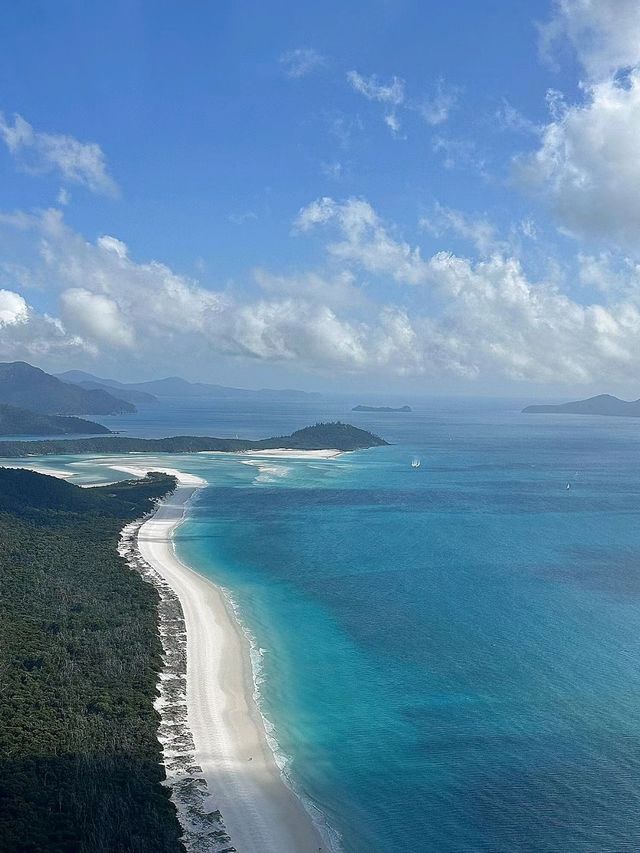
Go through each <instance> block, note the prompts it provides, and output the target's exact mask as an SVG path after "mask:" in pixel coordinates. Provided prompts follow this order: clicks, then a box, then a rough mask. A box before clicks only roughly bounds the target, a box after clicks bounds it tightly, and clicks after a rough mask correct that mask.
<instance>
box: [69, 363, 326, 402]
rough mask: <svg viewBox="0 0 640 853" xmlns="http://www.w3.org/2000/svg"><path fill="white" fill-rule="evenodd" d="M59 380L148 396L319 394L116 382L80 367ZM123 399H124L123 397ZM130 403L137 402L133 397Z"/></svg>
mask: <svg viewBox="0 0 640 853" xmlns="http://www.w3.org/2000/svg"><path fill="white" fill-rule="evenodd" d="M58 379H62V380H63V381H64V382H73V383H74V384H77V385H81V386H82V387H89V386H94V387H95V386H99V387H102V388H108V389H110V388H112V389H114V393H116V394H118V395H122V394H123V392H126V391H128V392H133V393H141V394H145V395H151V396H152V397H222V398H232V399H244V398H251V397H266V398H271V397H275V398H279V397H284V398H287V399H305V398H307V397H317V396H319V395H318V394H316V393H314V392H308V391H296V390H294V389H291V388H285V389H281V390H278V389H273V388H262V389H260V390H257V391H253V390H251V389H248V388H232V387H228V386H226V385H212V384H208V383H206V382H188V381H187V380H186V379H182V378H181V377H179V376H168V377H166V378H165V379H150V380H148V381H146V382H118V381H117V380H116V379H102V378H100V377H99V376H93V375H92V374H91V373H85V372H84V371H82V370H68V371H67V372H66V373H59V374H58ZM122 398H123V399H127V398H125V397H124V396H123V397H122ZM132 402H137V401H136V400H132ZM141 402H142V401H141Z"/></svg>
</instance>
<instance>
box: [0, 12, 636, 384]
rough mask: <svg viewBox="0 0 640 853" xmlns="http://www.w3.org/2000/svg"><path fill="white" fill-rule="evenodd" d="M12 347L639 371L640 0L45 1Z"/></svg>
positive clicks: (5, 350) (457, 373)
mask: <svg viewBox="0 0 640 853" xmlns="http://www.w3.org/2000/svg"><path fill="white" fill-rule="evenodd" d="M10 5H11V8H8V9H7V10H5V11H4V13H3V27H2V30H1V32H0V359H2V360H4V361H8V360H17V359H23V360H26V361H29V362H31V363H33V364H36V365H38V366H40V367H42V368H44V369H46V370H51V371H61V370H66V369H71V368H78V369H84V370H87V371H89V372H92V373H95V374H97V375H100V376H108V377H113V378H118V379H122V380H127V379H129V380H141V379H146V378H152V377H158V376H163V375H182V376H184V377H186V378H188V379H193V380H203V381H212V382H219V383H222V384H234V385H242V386H245V387H263V386H271V387H285V386H286V387H299V388H306V389H310V390H329V389H331V390H338V389H345V390H348V389H353V388H363V389H372V390H378V391H381V392H383V391H385V390H394V391H406V392H407V393H408V392H409V391H411V392H413V393H417V394H418V393H456V394H474V395H478V394H496V393H505V394H506V393H514V394H515V393H517V394H522V395H529V396H532V397H536V398H538V397H545V396H574V395H580V396H586V395H587V393H591V392H593V393H595V392H600V391H610V392H615V393H620V394H623V395H627V396H630V397H638V396H639V395H640V388H639V384H640V383H638V368H639V367H640V257H639V255H640V241H639V235H640V144H639V142H638V140H640V3H638V2H637V0H483V2H482V3H478V2H476V0H448V2H447V3H446V4H445V3H441V2H433V0H416V2H414V0H369V2H358V0H351V2H347V3H345V2H337V1H336V0H324V2H323V3H312V2H308V0H300V2H298V3H296V4H292V3H290V2H280V0H272V2H270V3H261V2H248V1H247V0H233V2H232V1H231V0H215V2H214V0H208V2H207V0H148V2H147V1H146V0H111V2H109V3H103V2H96V3H88V4H87V3H83V2H80V0H77V2H76V0H57V2H50V0H30V2H28V3H20V4H10Z"/></svg>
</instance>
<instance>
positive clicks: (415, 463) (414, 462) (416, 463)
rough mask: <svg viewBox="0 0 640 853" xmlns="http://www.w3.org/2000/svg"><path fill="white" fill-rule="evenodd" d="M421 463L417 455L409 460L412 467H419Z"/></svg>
mask: <svg viewBox="0 0 640 853" xmlns="http://www.w3.org/2000/svg"><path fill="white" fill-rule="evenodd" d="M421 464H422V463H421V462H420V460H419V459H418V457H417V456H415V457H414V458H413V459H412V460H411V467H412V468H419V467H420V465H421Z"/></svg>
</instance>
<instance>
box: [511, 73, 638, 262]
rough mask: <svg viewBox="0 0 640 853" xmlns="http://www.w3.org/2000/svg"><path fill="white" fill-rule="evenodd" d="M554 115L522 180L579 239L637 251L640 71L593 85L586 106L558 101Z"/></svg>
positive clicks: (519, 164)
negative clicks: (611, 244) (607, 241)
mask: <svg viewBox="0 0 640 853" xmlns="http://www.w3.org/2000/svg"><path fill="white" fill-rule="evenodd" d="M552 109H553V115H552V120H551V121H550V122H549V124H547V125H546V127H545V128H544V130H543V132H542V136H541V143H540V146H539V148H538V149H537V150H536V151H535V152H533V153H532V154H529V155H525V156H522V157H520V158H519V159H518V160H517V161H516V163H515V176H516V180H517V181H518V182H519V183H520V184H521V185H522V186H524V187H525V188H527V189H528V190H530V191H533V192H535V193H536V194H537V195H538V196H539V197H540V198H541V199H542V200H543V201H544V202H545V203H547V204H549V205H550V207H551V208H552V209H553V211H554V213H555V215H556V216H557V218H558V221H559V222H560V224H561V225H562V226H563V227H564V229H565V230H566V231H568V232H569V233H571V234H572V235H574V236H576V237H581V238H591V239H593V238H596V239H601V240H606V239H610V240H613V241H615V242H616V243H617V244H619V245H623V246H627V247H629V248H631V247H636V248H637V243H638V233H639V228H640V195H639V194H638V192H637V188H638V186H640V157H638V150H637V149H638V143H637V140H638V138H639V137H640V70H638V69H635V70H633V71H632V72H631V73H630V74H629V75H628V77H627V78H626V80H625V81H624V82H621V81H618V80H616V79H613V78H611V79H608V80H603V81H601V82H599V83H595V84H593V85H590V86H588V87H586V88H585V100H584V103H581V104H574V105H567V104H564V103H563V102H562V101H560V100H559V99H558V98H557V97H556V98H554V99H553V101H552Z"/></svg>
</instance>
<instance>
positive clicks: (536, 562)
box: [46, 399, 640, 853]
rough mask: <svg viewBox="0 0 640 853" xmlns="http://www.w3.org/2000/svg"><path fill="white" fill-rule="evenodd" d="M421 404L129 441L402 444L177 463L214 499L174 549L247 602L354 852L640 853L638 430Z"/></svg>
mask: <svg viewBox="0 0 640 853" xmlns="http://www.w3.org/2000/svg"><path fill="white" fill-rule="evenodd" d="M409 402H411V403H412V405H413V406H414V412H413V413H411V414H406V415H405V414H403V415H395V414H391V415H372V414H357V413H350V412H349V411H348V408H349V407H347V406H345V402H344V400H343V401H340V400H338V399H335V400H325V399H322V400H320V399H319V400H316V401H314V402H313V403H308V404H305V408H304V410H301V409H300V408H299V406H298V408H297V409H296V405H295V404H292V405H291V406H289V405H288V404H287V405H286V406H284V407H283V406H282V405H280V404H278V405H275V404H265V403H261V404H260V407H259V408H258V409H256V408H255V406H254V407H253V409H252V410H251V411H249V410H248V409H245V408H244V407H245V404H243V406H241V407H238V404H237V403H231V402H224V403H216V404H215V406H212V405H211V404H207V407H206V411H205V410H204V409H203V407H202V405H201V404H200V405H198V404H195V403H194V404H190V405H191V407H192V408H191V409H190V410H184V409H183V410H182V412H181V414H180V417H178V414H177V412H176V411H175V410H173V409H172V410H170V411H168V410H167V409H166V408H164V407H162V408H160V409H156V410H148V411H147V412H146V413H144V412H143V413H142V414H140V415H138V416H136V417H135V418H127V419H123V421H122V424H123V428H124V427H125V426H126V427H127V428H128V431H129V432H130V433H131V434H134V433H135V432H136V429H137V426H136V424H137V419H138V418H139V419H140V423H141V424H142V421H144V420H145V419H146V421H145V423H144V431H145V432H146V433H147V434H150V432H151V431H154V430H155V427H154V426H153V423H152V421H154V420H155V424H156V427H157V431H156V434H167V433H168V432H182V433H189V432H192V431H200V432H202V431H205V432H208V433H209V434H229V432H231V434H234V433H235V432H239V433H240V435H241V436H249V435H255V436H264V435H268V434H274V433H287V432H289V431H290V430H291V429H292V428H295V427H298V426H302V425H303V424H305V423H309V422H312V421H313V420H315V418H316V416H317V417H326V416H327V415H333V416H334V417H335V416H340V417H341V418H342V419H343V420H348V421H350V422H352V423H354V424H356V425H358V426H363V427H366V428H370V429H372V430H373V431H375V432H378V433H379V434H381V435H382V436H383V437H385V438H387V439H388V440H389V441H391V442H393V445H392V446H390V447H388V448H380V449H374V450H369V451H363V452H358V453H354V454H346V455H343V456H341V457H340V458H338V459H336V460H329V461H324V460H309V461H306V460H305V461H301V460H289V459H282V458H280V459H268V458H256V457H227V456H211V457H207V456H191V457H189V456H183V457H166V458H165V459H164V463H165V464H167V465H172V466H175V467H181V468H184V469H185V470H190V471H193V472H195V473H201V474H202V475H203V476H205V477H207V478H208V479H209V480H210V482H211V484H212V485H211V487H210V488H209V489H207V490H206V491H205V492H204V493H203V494H202V495H201V497H200V499H199V501H198V502H197V504H195V506H194V507H193V508H192V510H191V513H190V516H189V519H188V520H187V522H186V523H185V524H184V525H183V526H182V527H181V528H180V530H179V532H178V537H177V550H178V553H179V555H180V556H181V557H182V558H183V559H184V560H185V561H186V562H187V563H189V564H190V565H192V566H194V567H195V568H197V569H198V570H199V571H201V572H203V573H205V574H207V575H208V576H210V577H211V578H213V579H214V580H215V581H216V582H219V583H221V584H222V585H223V586H224V587H225V588H226V589H227V590H228V591H229V592H230V594H231V595H232V597H233V599H234V600H235V602H236V603H237V605H238V608H239V611H240V613H241V616H242V619H243V621H244V623H245V625H246V626H247V628H248V630H249V631H250V632H251V634H252V635H253V637H254V638H255V643H256V646H257V647H259V648H260V649H262V650H263V651H262V652H261V654H260V655H259V664H260V670H261V671H260V677H259V682H260V683H259V690H260V695H261V697H262V700H261V701H262V708H263V711H264V713H265V714H266V716H267V718H268V720H270V721H271V723H272V724H273V726H274V734H275V737H276V739H277V742H278V744H279V749H280V751H281V753H282V754H283V755H284V756H286V757H287V758H288V761H289V763H288V765H287V772H288V773H289V774H290V775H291V777H292V779H293V781H294V783H295V784H296V786H297V787H298V789H299V790H301V791H302V792H303V793H304V794H305V795H306V796H307V797H309V798H310V799H311V800H312V801H313V802H315V803H316V804H317V805H319V806H320V808H321V809H322V810H323V812H324V813H325V814H326V816H327V818H328V820H329V823H330V824H331V826H332V827H334V829H335V830H337V831H338V832H339V834H340V836H341V839H342V847H343V849H344V850H345V851H348V853H366V851H384V850H390V849H393V850H396V851H406V852H407V853H409V851H417V850H421V851H422V850H425V851H437V852H438V853H441V852H442V853H446V851H451V853H454V851H455V853H457V852H458V851H487V852H488V851H492V853H493V851H505V853H506V851H530V850H536V851H567V853H571V852H572V851H594V850H599V851H625V850H629V851H631V850H636V849H637V848H638V843H639V839H640V809H638V804H639V800H640V745H639V741H638V731H639V730H640V703H639V701H638V700H639V699H640V674H639V671H638V660H639V659H640V610H639V608H638V601H639V596H640V570H639V564H640V530H639V527H638V523H637V521H638V505H639V498H640V455H639V453H638V450H639V449H640V434H639V433H638V425H637V422H636V421H635V420H623V419H605V418H601V419H598V418H595V417H594V418H588V417H583V418H580V417H574V416H548V415H540V416H534V415H529V416H526V415H521V414H519V413H518V410H519V408H520V404H519V403H508V402H504V401H481V402H478V401H476V402H473V401H442V400H440V401H432V402H428V401H423V402H421V403H420V402H415V401H409ZM246 405H248V404H246ZM180 418H181V420H180ZM114 422H115V421H114V419H109V420H108V423H109V424H110V425H113V424H114ZM174 425H175V426H176V429H173V426H174ZM200 426H203V427H206V429H204V430H202V429H200ZM178 427H179V428H178ZM141 430H142V426H141ZM414 455H418V456H419V457H421V459H422V467H421V468H420V469H418V470H413V469H411V467H410V462H411V459H412V458H413V456H414ZM46 462H47V464H53V460H52V459H51V458H48V459H47V460H46ZM87 470H89V469H87ZM567 484H570V488H569V489H567Z"/></svg>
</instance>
